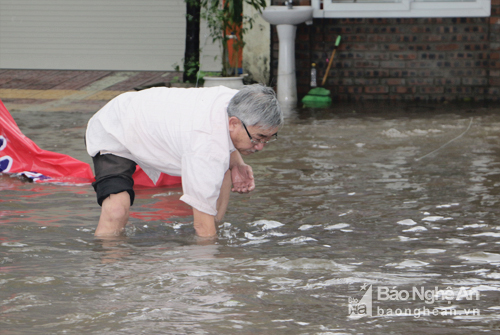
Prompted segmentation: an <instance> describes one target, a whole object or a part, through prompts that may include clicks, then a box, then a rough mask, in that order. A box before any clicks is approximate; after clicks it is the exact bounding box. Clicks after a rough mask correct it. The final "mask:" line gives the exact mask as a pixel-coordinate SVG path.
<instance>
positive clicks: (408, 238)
mask: <svg viewBox="0 0 500 335" xmlns="http://www.w3.org/2000/svg"><path fill="white" fill-rule="evenodd" d="M398 239H399V241H401V242H407V241H416V240H418V238H412V237H408V236H398Z"/></svg>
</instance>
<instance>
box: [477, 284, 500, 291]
mask: <svg viewBox="0 0 500 335" xmlns="http://www.w3.org/2000/svg"><path fill="white" fill-rule="evenodd" d="M470 290H471V291H479V292H482V291H500V287H497V286H492V285H479V286H476V287H472V288H471V289H470Z"/></svg>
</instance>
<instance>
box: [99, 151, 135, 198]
mask: <svg viewBox="0 0 500 335" xmlns="http://www.w3.org/2000/svg"><path fill="white" fill-rule="evenodd" d="M92 161H93V162H94V171H95V179H96V181H95V182H93V183H92V186H93V187H94V190H95V191H96V193H97V203H98V204H99V206H102V202H103V201H104V200H105V199H106V198H107V197H109V195H110V194H117V193H121V192H124V191H127V192H128V194H129V195H130V205H133V203H134V198H135V193H134V189H133V188H134V179H132V175H133V174H134V172H135V168H136V165H137V164H136V163H135V162H134V161H131V160H130V159H127V158H123V157H118V156H115V155H112V154H107V155H101V154H97V155H95V157H92Z"/></svg>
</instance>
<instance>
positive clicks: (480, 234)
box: [472, 233, 500, 237]
mask: <svg viewBox="0 0 500 335" xmlns="http://www.w3.org/2000/svg"><path fill="white" fill-rule="evenodd" d="M472 236H490V237H500V233H479V234H474V235H472Z"/></svg>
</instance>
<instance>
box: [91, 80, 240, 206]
mask: <svg viewBox="0 0 500 335" xmlns="http://www.w3.org/2000/svg"><path fill="white" fill-rule="evenodd" d="M237 92H238V91H237V90H233V89H229V88H226V87H223V86H219V87H210V88H189V89H185V88H165V87H161V88H151V89H148V90H144V91H139V92H128V93H124V94H121V95H119V96H118V97H116V98H114V99H113V100H111V101H110V102H109V103H108V104H106V105H105V106H104V107H103V108H102V109H101V110H99V111H98V112H97V113H96V114H95V115H94V116H93V117H92V118H91V119H90V121H89V123H88V126H87V132H86V141H87V151H88V153H89V155H91V156H92V157H93V156H95V155H96V154H97V153H101V154H114V155H116V156H120V157H125V158H128V159H130V160H132V161H134V162H136V163H137V164H138V165H139V166H140V167H141V168H142V169H143V170H144V172H146V174H147V175H148V176H149V177H150V178H151V180H152V181H153V182H154V183H156V182H157V181H158V178H159V177H160V173H161V172H164V173H166V174H169V175H172V176H182V189H183V195H182V197H181V198H180V200H182V201H184V202H185V203H187V204H189V205H191V206H193V207H194V208H196V209H197V210H199V211H201V212H204V213H207V214H210V215H216V214H217V210H216V203H217V199H218V197H219V192H220V188H221V186H222V180H223V179H224V173H225V172H226V171H227V170H228V169H229V158H230V153H231V152H232V151H234V150H235V148H234V145H233V143H232V141H231V137H230V136H229V122H228V115H227V106H228V104H229V101H230V100H231V98H232V97H233V96H234V95H235V94H236V93H237Z"/></svg>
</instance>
